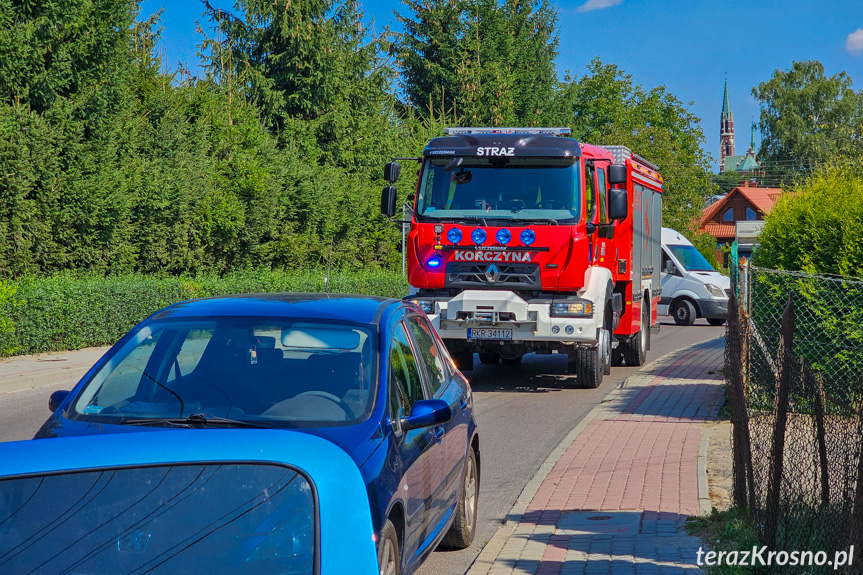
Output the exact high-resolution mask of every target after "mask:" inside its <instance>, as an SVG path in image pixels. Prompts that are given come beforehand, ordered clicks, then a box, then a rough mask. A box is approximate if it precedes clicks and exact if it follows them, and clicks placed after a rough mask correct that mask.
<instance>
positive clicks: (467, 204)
mask: <svg viewBox="0 0 863 575" xmlns="http://www.w3.org/2000/svg"><path fill="white" fill-rule="evenodd" d="M459 160H460V163H458V161H459ZM578 165H579V164H578V160H577V159H576V158H563V159H561V158H497V157H495V158H477V157H463V158H431V159H429V160H426V162H425V164H424V165H423V171H422V176H421V179H420V189H419V198H418V200H417V216H418V217H419V218H420V219H424V218H426V219H427V220H428V219H432V220H444V219H459V218H484V219H495V220H499V219H505V220H555V221H557V222H560V223H573V222H576V221H578V218H579V210H580V206H581V193H580V192H581V186H580V183H579V182H580V179H579V168H578Z"/></svg>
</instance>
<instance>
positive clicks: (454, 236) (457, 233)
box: [446, 228, 462, 244]
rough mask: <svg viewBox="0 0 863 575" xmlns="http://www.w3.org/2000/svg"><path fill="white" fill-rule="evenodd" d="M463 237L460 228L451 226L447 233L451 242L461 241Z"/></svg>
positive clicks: (447, 237)
mask: <svg viewBox="0 0 863 575" xmlns="http://www.w3.org/2000/svg"><path fill="white" fill-rule="evenodd" d="M461 238H462V235H461V230H460V229H458V228H450V230H449V231H448V232H447V233H446V239H448V240H449V241H450V243H453V244H457V243H459V242H460V241H461Z"/></svg>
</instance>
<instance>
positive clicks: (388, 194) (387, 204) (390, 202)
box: [381, 186, 396, 218]
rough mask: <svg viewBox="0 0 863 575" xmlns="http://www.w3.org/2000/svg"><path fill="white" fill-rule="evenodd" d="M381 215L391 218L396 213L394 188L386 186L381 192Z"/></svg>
mask: <svg viewBox="0 0 863 575" xmlns="http://www.w3.org/2000/svg"><path fill="white" fill-rule="evenodd" d="M381 213H382V214H383V215H385V216H386V217H388V218H391V217H393V216H394V215H395V213H396V187H395V186H386V187H385V188H384V189H383V192H381Z"/></svg>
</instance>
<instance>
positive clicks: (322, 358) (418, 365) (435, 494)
mask: <svg viewBox="0 0 863 575" xmlns="http://www.w3.org/2000/svg"><path fill="white" fill-rule="evenodd" d="M50 407H51V409H52V411H53V412H54V413H53V415H52V416H51V418H50V419H49V420H48V421H47V422H46V423H45V424H44V425H43V426H42V428H41V429H40V430H39V432H38V433H37V435H36V438H37V439H39V438H49V437H61V436H70V435H86V434H104V433H122V432H135V431H141V430H143V429H147V430H154V429H170V428H177V427H179V428H217V427H227V428H267V429H283V430H292V431H298V432H302V433H307V434H310V435H316V436H319V437H322V438H324V439H327V440H328V441H331V442H332V443H334V444H336V445H338V446H339V447H341V448H342V449H343V450H344V451H345V452H346V453H347V454H348V455H349V456H350V457H351V458H352V459H353V460H354V461H355V462H356V465H357V466H358V467H359V469H360V472H361V474H362V476H363V479H364V482H365V485H366V490H367V499H368V502H369V506H370V511H371V517H372V524H373V528H374V533H375V541H376V544H377V550H378V560H379V564H380V572H381V573H386V574H388V575H389V574H398V573H411V572H413V571H414V570H416V568H417V567H418V566H419V565H420V564H421V563H422V561H423V560H424V559H425V557H427V556H428V554H429V553H431V552H432V551H433V550H434V549H435V548H436V547H437V546H438V544H441V543H442V544H444V545H446V546H449V547H454V548H464V547H467V546H469V545H470V544H471V542H472V541H473V537H474V532H475V529H476V517H477V501H478V496H479V480H480V450H479V438H478V435H477V426H476V422H475V420H474V417H473V404H472V395H471V389H470V386H469V384H468V382H467V380H466V379H465V377H464V376H463V375H462V374H461V373H460V372H459V371H458V369H456V366H455V364H454V362H453V360H452V358H451V357H450V356H449V354H448V353H447V351H446V348H445V347H444V345H443V343H442V342H441V340H440V338H439V337H438V335H437V333H436V332H435V330H434V328H433V327H432V325H431V324H430V323H429V321H428V319H427V318H426V316H425V314H424V313H423V312H422V311H421V310H420V309H419V308H418V307H416V306H415V305H414V304H413V303H410V302H405V301H401V300H392V299H382V298H373V297H357V296H333V295H329V296H328V295H303V294H253V295H241V296H231V297H217V298H209V299H201V300H193V301H188V302H183V303H179V304H176V305H173V306H170V307H167V308H165V309H163V310H161V311H159V312H157V313H156V314H154V315H152V316H151V317H149V318H148V319H147V320H145V321H144V322H142V323H141V324H139V325H138V326H137V327H135V328H134V329H133V330H132V331H130V332H129V333H128V334H127V335H125V336H124V337H123V338H122V339H121V340H120V341H119V342H118V343H117V344H116V345H114V346H113V347H112V348H111V349H110V350H109V351H108V352H107V353H106V354H105V356H104V357H103V358H102V359H101V360H99V362H98V363H97V364H96V365H94V366H93V368H92V369H90V371H88V372H87V373H86V374H85V375H84V377H83V378H82V380H81V382H80V383H79V384H78V385H77V386H76V387H75V389H74V390H72V391H71V392H55V393H54V394H53V395H52V396H51V400H50ZM250 437H251V436H250ZM249 448H250V449H254V448H255V445H254V444H253V443H251V442H250V443H249Z"/></svg>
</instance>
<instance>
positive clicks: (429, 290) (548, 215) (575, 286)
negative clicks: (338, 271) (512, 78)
mask: <svg viewBox="0 0 863 575" xmlns="http://www.w3.org/2000/svg"><path fill="white" fill-rule="evenodd" d="M444 133H445V136H443V137H440V138H435V139H433V140H432V141H430V142H429V143H428V144H427V146H426V148H425V150H424V151H423V155H422V157H421V158H415V159H417V160H419V161H421V168H420V172H419V180H418V182H417V185H416V188H415V192H414V201H413V204H414V205H413V212H412V217H411V220H410V234H409V235H408V238H407V250H406V251H407V267H408V280H409V283H410V285H411V286H412V288H411V292H412V293H411V295H410V296H409V297H410V299H412V300H414V301H416V302H417V303H418V304H419V305H420V307H421V308H422V309H423V310H424V311H425V312H426V313H427V314H428V316H429V318H430V319H431V320H432V322H433V323H434V326H435V327H436V328H437V330H438V332H439V333H440V335H441V337H442V338H443V339H444V341H445V343H446V344H447V347H448V349H449V350H450V353H451V354H452V355H453V358H454V359H455V361H456V363H457V364H458V365H459V367H460V368H461V369H472V368H473V354H474V352H477V353H479V358H480V360H481V361H482V362H483V363H491V364H494V363H498V362H501V361H502V362H503V363H504V364H516V363H519V362H520V361H521V359H522V356H524V354H526V353H531V352H533V353H540V354H550V353H562V354H567V356H568V361H569V369H570V372H571V373H575V374H576V375H577V379H578V380H579V381H580V382H581V384H582V385H585V386H588V387H596V386H597V385H599V383H600V382H601V381H602V376H603V374H607V373H609V370H610V368H611V366H612V365H621V364H622V363H624V362H625V363H626V364H627V365H641V364H643V363H644V361H645V358H646V353H647V350H648V349H649V348H650V331H651V329H658V327H659V326H658V323H657V313H656V311H657V305H658V303H659V297H660V278H659V273H660V258H661V251H660V234H661V230H662V187H663V183H662V177H661V176H660V174H659V173H658V170H657V167H656V166H654V165H653V164H651V163H650V162H648V161H647V160H645V159H643V158H640V157H638V156H637V155H635V154H634V153H632V151H631V150H629V149H628V148H625V147H623V146H595V145H590V144H583V143H579V142H577V141H576V140H574V139H573V138H570V137H568V136H569V135H570V130H569V129H567V128H447V129H446V130H445V132H444ZM400 167H401V166H400V165H399V164H398V163H397V162H391V163H389V164H387V165H386V166H385V169H384V172H385V173H384V176H385V180H386V181H387V182H389V184H390V185H388V186H387V187H386V188H384V191H383V195H382V197H381V212H382V213H383V214H385V215H386V216H388V217H390V218H392V217H393V215H394V213H395V203H396V188H395V186H394V185H393V184H394V183H395V181H396V180H397V179H398V176H399V172H400Z"/></svg>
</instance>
